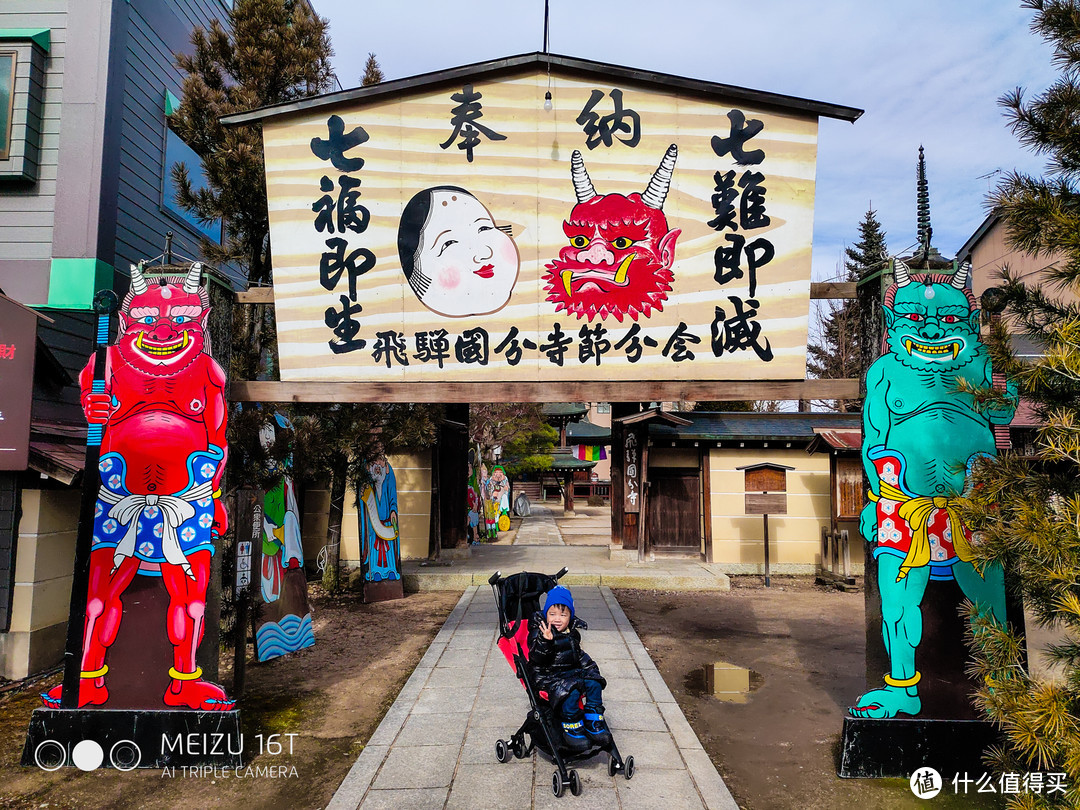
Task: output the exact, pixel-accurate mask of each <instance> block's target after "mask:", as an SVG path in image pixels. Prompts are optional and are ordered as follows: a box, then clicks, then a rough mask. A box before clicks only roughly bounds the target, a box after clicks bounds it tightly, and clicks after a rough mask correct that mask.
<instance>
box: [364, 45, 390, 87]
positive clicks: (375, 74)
mask: <svg viewBox="0 0 1080 810" xmlns="http://www.w3.org/2000/svg"><path fill="white" fill-rule="evenodd" d="M384 78H385V77H384V76H383V72H382V68H380V67H379V62H378V60H376V59H375V54H373V53H369V54H368V55H367V62H366V63H365V64H364V78H362V79H361V80H360V84H361V86H363V87H371V85H373V84H378V83H379V82H381V81H382V80H383V79H384Z"/></svg>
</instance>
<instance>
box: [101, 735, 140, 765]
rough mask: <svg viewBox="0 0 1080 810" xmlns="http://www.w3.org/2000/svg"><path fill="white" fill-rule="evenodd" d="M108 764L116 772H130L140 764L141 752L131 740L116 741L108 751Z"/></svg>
mask: <svg viewBox="0 0 1080 810" xmlns="http://www.w3.org/2000/svg"><path fill="white" fill-rule="evenodd" d="M109 762H110V763H112V766H113V767H114V768H116V770H118V771H131V770H134V769H135V768H138V767H139V763H140V762H142V751H140V750H139V746H137V745H136V744H135V743H134V742H133V741H131V740H118V741H117V742H115V743H113V747H112V748H110V749H109Z"/></svg>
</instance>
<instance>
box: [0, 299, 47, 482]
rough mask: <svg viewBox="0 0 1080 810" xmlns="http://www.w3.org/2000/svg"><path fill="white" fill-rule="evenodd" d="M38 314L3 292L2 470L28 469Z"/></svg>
mask: <svg viewBox="0 0 1080 810" xmlns="http://www.w3.org/2000/svg"><path fill="white" fill-rule="evenodd" d="M37 320H38V316H37V314H36V313H35V312H34V311H33V310H30V309H27V308H26V307H24V306H22V305H20V304H17V303H15V302H14V301H12V300H11V299H10V298H5V297H3V296H0V470H25V469H26V465H27V457H28V454H29V448H30V401H31V398H32V395H33V390H34V355H35V351H34V349H35V344H36V341H37Z"/></svg>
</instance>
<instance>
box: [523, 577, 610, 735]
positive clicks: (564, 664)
mask: <svg viewBox="0 0 1080 810" xmlns="http://www.w3.org/2000/svg"><path fill="white" fill-rule="evenodd" d="M579 627H586V628H587V625H585V623H584V622H582V620H581V619H579V618H578V617H577V616H575V615H574V596H573V594H571V593H570V589H569V588H564V587H563V586H562V585H557V586H555V587H554V588H552V589H551V590H550V591H548V592H547V597H546V598H545V599H544V612H543V613H540V612H539V611H537V612H536V613H534V614H533V615H532V617H531V618H530V619H529V663H530V664H532V667H533V670H534V671H535V672H536V685H537V686H538V687H540V690H541V691H544V692H547V694H548V702H549V703H550V704H551V705H552V706H554V707H555V709H556V714H557V715H558V717H559V719H560V720H561V721H562V730H563V741H564V742H565V743H566V746H567V747H568V748H569V749H571V750H572V751H584V750H585V749H586V748H588V747H589V741H590V740H591V741H592V742H593V743H595V744H596V745H599V746H601V747H603V746H604V745H606V744H607V743H608V742H610V740H611V734H610V733H609V732H608V729H607V724H606V723H605V722H604V714H603V712H604V705H603V689H604V687H605V686H607V681H605V680H604V678H603V676H602V675H601V674H600V668H599V667H598V666H597V665H596V662H595V661H593V660H592V658H590V657H589V654H588V653H587V652H585V651H584V650H583V649H581V633H580V632H578V628H579ZM582 699H584V701H585V713H584V719H585V722H584V724H583V723H582V711H581V701H582Z"/></svg>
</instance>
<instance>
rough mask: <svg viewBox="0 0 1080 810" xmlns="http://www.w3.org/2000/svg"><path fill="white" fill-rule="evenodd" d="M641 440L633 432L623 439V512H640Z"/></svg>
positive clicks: (627, 432) (629, 432)
mask: <svg viewBox="0 0 1080 810" xmlns="http://www.w3.org/2000/svg"><path fill="white" fill-rule="evenodd" d="M640 443H641V440H640V439H639V438H638V434H637V433H635V432H634V431H633V430H627V431H626V435H625V438H624V439H623V512H624V513H626V514H636V513H637V512H640V511H641V480H642V476H641V447H640Z"/></svg>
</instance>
